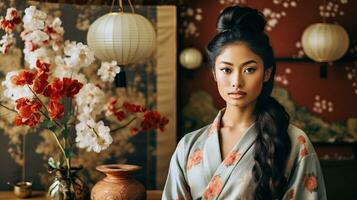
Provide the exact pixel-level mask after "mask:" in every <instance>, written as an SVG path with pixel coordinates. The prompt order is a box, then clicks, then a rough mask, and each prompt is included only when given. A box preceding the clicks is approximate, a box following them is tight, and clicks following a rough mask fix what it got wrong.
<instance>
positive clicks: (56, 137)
mask: <svg viewBox="0 0 357 200" xmlns="http://www.w3.org/2000/svg"><path fill="white" fill-rule="evenodd" d="M50 131H51V133H52V135H53V136H54V138H55V140H56V142H57V144H58V146H59V148H60V149H61V151H62V153H63V156H64V157H65V158H66V152H65V151H64V149H63V147H62V144H61V142H60V141H59V140H58V136H57V134H56V132H54V131H52V130H51V129H50ZM66 159H67V158H66Z"/></svg>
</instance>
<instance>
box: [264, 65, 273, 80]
mask: <svg viewBox="0 0 357 200" xmlns="http://www.w3.org/2000/svg"><path fill="white" fill-rule="evenodd" d="M271 70H272V67H270V68H269V69H266V70H265V71H264V82H267V81H268V80H269V79H270V75H271Z"/></svg>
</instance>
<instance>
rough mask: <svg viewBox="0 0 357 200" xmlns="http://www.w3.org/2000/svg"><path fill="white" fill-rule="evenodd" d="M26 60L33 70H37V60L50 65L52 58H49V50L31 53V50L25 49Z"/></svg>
mask: <svg viewBox="0 0 357 200" xmlns="http://www.w3.org/2000/svg"><path fill="white" fill-rule="evenodd" d="M24 54H25V60H26V62H27V63H29V65H30V68H31V69H35V68H36V62H37V60H40V61H41V62H46V63H50V58H49V57H48V52H47V49H46V48H44V47H42V48H38V49H36V50H35V51H31V50H30V49H24Z"/></svg>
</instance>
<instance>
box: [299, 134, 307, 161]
mask: <svg viewBox="0 0 357 200" xmlns="http://www.w3.org/2000/svg"><path fill="white" fill-rule="evenodd" d="M297 139H298V141H299V143H300V144H301V146H302V147H303V149H302V150H301V151H300V157H301V158H303V157H305V156H307V155H308V154H309V152H308V150H307V148H306V139H305V137H304V136H303V135H299V136H298V138H297Z"/></svg>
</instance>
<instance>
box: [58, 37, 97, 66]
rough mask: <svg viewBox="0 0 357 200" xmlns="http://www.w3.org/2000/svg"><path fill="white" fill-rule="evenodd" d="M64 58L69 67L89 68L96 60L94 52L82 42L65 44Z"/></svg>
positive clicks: (67, 42)
mask: <svg viewBox="0 0 357 200" xmlns="http://www.w3.org/2000/svg"><path fill="white" fill-rule="evenodd" d="M64 54H65V55H66V57H65V58H64V61H65V63H66V64H67V65H68V66H69V67H78V68H81V67H87V66H89V65H90V64H92V63H93V62H94V60H95V58H94V52H93V51H92V50H91V49H89V47H88V46H87V45H84V44H82V43H81V42H79V43H77V44H76V42H69V41H68V40H67V41H66V42H65V47H64Z"/></svg>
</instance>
